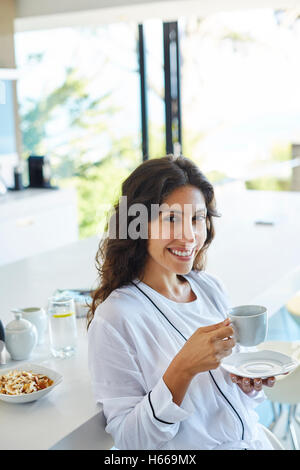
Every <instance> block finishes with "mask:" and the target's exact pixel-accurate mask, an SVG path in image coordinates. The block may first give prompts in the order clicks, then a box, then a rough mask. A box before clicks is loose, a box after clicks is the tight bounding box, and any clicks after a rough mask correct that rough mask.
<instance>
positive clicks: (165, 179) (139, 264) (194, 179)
mask: <svg viewBox="0 0 300 470" xmlns="http://www.w3.org/2000/svg"><path fill="white" fill-rule="evenodd" d="M187 185H192V186H195V187H196V188H198V189H200V191H201V192H202V194H203V196H204V199H205V203H206V208H207V217H206V224H207V238H206V241H205V244H204V246H203V247H202V249H201V250H200V251H199V253H198V254H197V256H196V257H195V259H194V263H193V268H192V269H193V270H195V271H201V270H203V269H204V267H205V261H206V259H205V258H206V257H205V255H206V250H207V248H208V247H209V245H210V243H211V242H212V240H213V238H214V235H215V230H214V224H213V219H212V218H213V217H219V214H218V212H217V210H216V204H215V196H214V189H213V186H212V184H211V183H210V182H209V181H208V180H207V178H206V177H205V176H204V174H203V173H202V172H201V171H200V169H199V168H198V166H197V165H196V164H195V163H194V162H192V161H191V160H189V159H188V158H186V157H183V156H180V157H174V156H173V155H167V156H166V157H162V158H154V159H151V160H147V161H145V162H143V163H142V164H141V165H139V166H138V167H137V168H136V169H135V170H134V171H133V172H132V173H131V174H130V175H129V176H128V178H126V180H125V181H124V182H123V184H122V194H121V195H122V196H127V208H128V211H129V208H130V206H131V205H133V204H136V203H142V204H144V205H145V206H146V208H147V211H148V214H149V216H148V221H149V222H150V221H151V207H152V206H151V205H152V204H159V205H160V204H162V203H163V202H164V201H165V199H166V198H167V197H168V196H169V195H170V194H171V193H172V192H173V191H174V190H175V189H177V188H179V187H181V186H187ZM119 214H120V199H118V202H116V203H115V204H114V206H113V214H112V215H111V216H109V217H108V220H107V221H106V227H105V232H104V233H105V237H103V238H102V239H101V240H100V243H99V248H98V251H97V254H96V268H97V271H98V280H99V284H98V288H96V290H95V291H94V292H93V293H92V303H91V305H90V306H89V311H88V315H87V326H89V325H90V323H91V321H92V319H93V317H94V314H95V310H96V308H97V307H98V305H99V304H101V303H102V302H103V301H104V300H105V299H106V298H107V297H108V296H109V295H110V293H111V292H112V291H113V290H115V289H117V288H119V287H122V286H125V285H127V284H129V283H130V282H131V281H132V280H134V279H136V278H138V279H142V278H143V275H144V271H145V266H146V261H147V257H148V251H147V239H143V238H138V239H135V240H133V239H132V238H130V237H129V236H127V237H126V238H118V234H119ZM112 217H114V222H115V227H116V230H115V232H116V234H115V235H114V237H110V227H111V224H110V222H111V220H112ZM133 218H134V217H132V216H127V228H128V226H129V224H130V222H131V221H132V220H133Z"/></svg>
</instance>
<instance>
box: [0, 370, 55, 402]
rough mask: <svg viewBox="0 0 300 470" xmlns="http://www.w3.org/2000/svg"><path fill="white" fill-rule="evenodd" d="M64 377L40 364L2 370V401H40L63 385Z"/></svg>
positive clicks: (0, 392)
mask: <svg viewBox="0 0 300 470" xmlns="http://www.w3.org/2000/svg"><path fill="white" fill-rule="evenodd" d="M61 381H62V375H61V374H59V373H58V372H56V371H55V370H52V369H48V368H47V367H44V366H42V365H39V364H32V363H26V364H20V365H19V366H16V367H11V368H9V369H0V400H2V401H5V402H8V403H29V402H32V401H36V400H39V399H40V398H42V397H44V396H45V395H47V394H48V393H49V392H51V391H52V390H53V388H54V387H56V385H58V384H59V383H61Z"/></svg>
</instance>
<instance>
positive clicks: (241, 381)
mask: <svg viewBox="0 0 300 470" xmlns="http://www.w3.org/2000/svg"><path fill="white" fill-rule="evenodd" d="M230 376H231V380H232V382H233V383H236V384H237V385H239V387H240V388H241V389H242V390H243V392H245V393H250V392H252V390H256V391H257V392H260V391H261V390H262V387H263V385H265V386H267V387H273V386H274V384H275V382H276V379H275V377H268V378H267V379H261V378H256V379H249V378H248V377H240V376H239V375H234V374H230Z"/></svg>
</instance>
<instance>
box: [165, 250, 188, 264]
mask: <svg viewBox="0 0 300 470" xmlns="http://www.w3.org/2000/svg"><path fill="white" fill-rule="evenodd" d="M167 250H168V252H169V253H170V255H171V256H173V258H175V259H176V260H178V261H181V262H182V261H190V260H192V259H193V258H194V253H195V247H194V248H193V249H192V251H191V252H188V251H183V250H176V249H172V248H167Z"/></svg>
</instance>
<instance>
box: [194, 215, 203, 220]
mask: <svg viewBox="0 0 300 470" xmlns="http://www.w3.org/2000/svg"><path fill="white" fill-rule="evenodd" d="M195 219H197V220H204V219H206V216H205V215H204V214H199V215H197V216H195V217H194V220H195Z"/></svg>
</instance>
